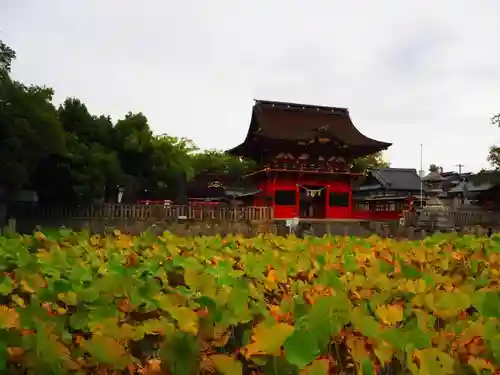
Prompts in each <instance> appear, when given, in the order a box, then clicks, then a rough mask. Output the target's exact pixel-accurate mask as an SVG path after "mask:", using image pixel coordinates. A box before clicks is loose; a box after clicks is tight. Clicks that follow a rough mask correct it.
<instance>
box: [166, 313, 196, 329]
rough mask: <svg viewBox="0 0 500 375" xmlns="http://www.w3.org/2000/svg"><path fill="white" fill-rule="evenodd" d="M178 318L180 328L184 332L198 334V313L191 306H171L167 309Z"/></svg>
mask: <svg viewBox="0 0 500 375" xmlns="http://www.w3.org/2000/svg"><path fill="white" fill-rule="evenodd" d="M167 311H168V312H169V313H170V315H172V317H173V318H174V319H175V320H177V324H178V325H179V329H180V330H181V331H183V332H187V333H192V334H193V335H197V334H198V328H199V325H198V315H197V314H196V312H194V311H193V310H191V309H190V308H189V307H170V308H168V310H167Z"/></svg>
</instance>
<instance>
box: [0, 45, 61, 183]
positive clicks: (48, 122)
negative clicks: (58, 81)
mask: <svg viewBox="0 0 500 375" xmlns="http://www.w3.org/2000/svg"><path fill="white" fill-rule="evenodd" d="M14 58H15V52H14V51H13V50H12V49H11V48H10V47H8V46H7V45H6V44H5V43H3V42H0V64H1V65H0V71H1V80H0V185H3V186H4V187H6V188H7V189H8V190H9V191H11V192H13V191H16V190H17V189H20V188H23V187H26V186H27V185H29V183H30V180H31V176H32V174H33V173H34V171H35V170H36V169H37V168H38V165H39V164H40V162H41V161H42V160H43V159H44V158H46V157H49V156H51V155H61V154H63V153H64V151H65V134H64V130H63V128H62V126H61V123H60V122H59V120H58V117H57V111H56V109H55V108H54V106H53V104H52V96H53V90H52V89H50V88H48V87H41V86H27V85H24V84H22V83H20V82H17V81H15V80H12V79H11V77H10V74H9V72H10V67H11V65H12V63H13V60H14Z"/></svg>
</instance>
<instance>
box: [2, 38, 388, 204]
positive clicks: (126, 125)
mask: <svg viewBox="0 0 500 375" xmlns="http://www.w3.org/2000/svg"><path fill="white" fill-rule="evenodd" d="M15 59H16V53H15V51H14V50H13V49H12V48H10V47H9V46H8V45H6V44H5V43H3V42H2V41H0V188H4V189H6V190H7V191H8V193H9V194H10V197H14V195H15V193H16V192H17V191H18V190H20V189H23V188H29V189H34V190H36V191H37V192H38V195H39V198H40V200H41V201H43V202H50V203H60V204H68V203H70V204H85V203H90V202H95V201H103V200H111V201H114V200H115V199H116V197H117V193H118V189H119V188H122V187H123V188H124V192H125V193H124V197H123V201H135V200H137V199H140V198H144V199H149V198H155V199H165V198H166V197H178V196H180V191H182V190H183V186H185V185H184V184H185V183H186V182H187V181H188V180H190V179H192V178H193V177H194V176H196V175H197V174H200V173H205V172H210V173H215V174H225V175H232V176H236V177H237V176H242V175H244V174H246V173H248V172H250V171H252V170H253V169H255V168H256V167H257V166H256V165H255V163H254V162H252V161H248V160H242V159H241V158H238V157H234V156H231V155H228V154H226V153H224V152H222V151H218V150H208V151H200V150H199V149H198V148H197V147H196V145H195V144H194V143H193V142H192V141H191V140H189V139H186V138H177V137H172V136H169V135H166V134H162V135H154V134H153V132H152V130H151V127H150V125H149V122H148V119H147V117H146V116H145V115H144V114H143V113H132V112H129V113H127V114H126V115H125V116H124V117H123V118H121V119H119V120H118V121H116V123H113V121H112V120H111V118H110V117H109V116H106V115H94V114H91V113H90V111H89V110H88V108H87V106H86V105H85V104H84V103H83V102H82V101H81V100H79V99H77V98H67V99H66V100H65V101H64V103H62V104H61V105H60V106H59V107H58V108H56V107H55V106H54V104H53V103H52V97H53V94H54V92H53V90H52V89H51V88H49V87H42V86H34V85H32V86H27V85H24V84H22V83H21V82H18V81H15V80H13V79H12V77H11V75H10V71H11V66H12V64H13V62H14V61H15ZM387 165H388V164H387V163H386V162H385V161H384V160H383V158H382V155H381V154H380V153H378V154H374V155H371V156H368V157H366V158H362V159H358V160H356V161H355V162H354V163H353V165H352V167H353V168H354V169H355V170H359V171H364V170H366V169H367V168H369V167H376V166H387Z"/></svg>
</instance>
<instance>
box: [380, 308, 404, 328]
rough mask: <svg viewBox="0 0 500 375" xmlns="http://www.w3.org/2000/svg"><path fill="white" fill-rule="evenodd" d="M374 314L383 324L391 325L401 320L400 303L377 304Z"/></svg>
mask: <svg viewBox="0 0 500 375" xmlns="http://www.w3.org/2000/svg"><path fill="white" fill-rule="evenodd" d="M376 314H377V316H378V317H379V318H380V320H382V322H384V323H385V324H388V325H393V324H396V323H398V322H400V321H402V320H403V307H401V306H400V305H387V306H379V307H378V308H377V310H376Z"/></svg>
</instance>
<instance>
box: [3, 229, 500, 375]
mask: <svg viewBox="0 0 500 375" xmlns="http://www.w3.org/2000/svg"><path fill="white" fill-rule="evenodd" d="M499 265H500V238H495V237H493V238H477V237H472V236H470V237H467V236H466V237H457V236H454V235H436V236H433V237H429V238H428V239H426V240H424V241H419V242H408V241H402V242H393V241H392V240H390V239H381V238H378V237H370V238H367V239H366V238H365V239H361V238H352V237H325V238H306V239H298V238H295V237H288V238H283V237H275V236H263V237H256V238H252V239H244V238H238V237H225V238H221V237H196V238H188V237H175V236H172V235H170V234H167V233H166V234H164V235H163V236H159V237H155V236H153V235H152V234H148V233H145V234H143V235H142V236H139V237H129V236H127V235H124V234H121V233H118V232H116V233H114V234H112V235H109V236H106V237H99V236H89V235H88V234H85V233H73V232H70V231H65V230H64V231H61V232H55V233H50V234H49V233H45V234H43V233H35V234H34V235H33V236H23V237H21V236H19V237H0V271H1V272H0V367H1V368H0V374H47V375H50V374H158V375H159V374H165V375H171V374H175V375H177V374H178V375H195V374H214V375H215V374H221V375H240V374H242V375H243V374H244V375H247V374H248V375H250V374H269V375H289V374H291V375H295V374H297V375H298V374H304V375H306V374H307V375H323V374H343V373H344V374H356V375H357V374H360V375H375V374H394V375H395V374H414V375H452V374H463V375H468V374H471V375H472V374H474V373H476V374H499V373H500V372H499V369H500V328H499V318H500V294H499V288H500V286H499V280H500V268H499Z"/></svg>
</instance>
